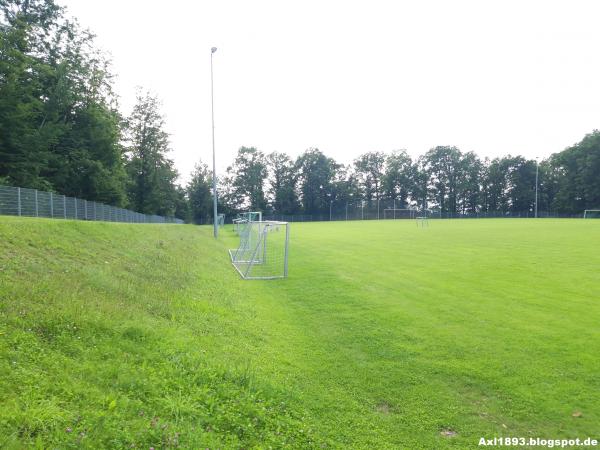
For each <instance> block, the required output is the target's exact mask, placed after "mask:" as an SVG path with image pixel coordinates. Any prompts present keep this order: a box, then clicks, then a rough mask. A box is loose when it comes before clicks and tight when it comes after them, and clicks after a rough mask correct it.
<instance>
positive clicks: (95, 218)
mask: <svg viewBox="0 0 600 450" xmlns="http://www.w3.org/2000/svg"><path fill="white" fill-rule="evenodd" d="M94 220H98V219H97V216H96V202H94Z"/></svg>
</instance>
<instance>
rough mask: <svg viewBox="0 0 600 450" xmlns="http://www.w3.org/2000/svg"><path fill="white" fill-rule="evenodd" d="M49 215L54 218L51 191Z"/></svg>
mask: <svg viewBox="0 0 600 450" xmlns="http://www.w3.org/2000/svg"><path fill="white" fill-rule="evenodd" d="M50 217H52V218H53V219H54V200H53V198H52V192H50Z"/></svg>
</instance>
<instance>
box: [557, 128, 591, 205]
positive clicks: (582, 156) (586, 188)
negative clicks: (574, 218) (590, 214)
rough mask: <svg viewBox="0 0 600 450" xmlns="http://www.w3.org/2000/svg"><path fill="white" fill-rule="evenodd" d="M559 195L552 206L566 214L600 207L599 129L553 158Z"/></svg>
mask: <svg viewBox="0 0 600 450" xmlns="http://www.w3.org/2000/svg"><path fill="white" fill-rule="evenodd" d="M549 164H550V168H551V172H552V173H553V182H554V185H555V186H554V188H555V191H556V192H555V195H554V198H553V201H552V207H553V208H554V209H556V210H557V211H558V212H561V213H565V214H579V213H581V212H582V211H583V210H585V209H597V208H599V207H600V177H599V176H598V174H599V173H600V131H598V130H595V131H593V132H592V133H590V134H588V135H586V136H585V137H584V138H583V140H582V141H581V142H579V143H577V144H575V145H574V146H572V147H569V148H567V149H565V150H563V151H562V152H560V153H557V154H555V155H553V156H552V157H551V158H550V161H549Z"/></svg>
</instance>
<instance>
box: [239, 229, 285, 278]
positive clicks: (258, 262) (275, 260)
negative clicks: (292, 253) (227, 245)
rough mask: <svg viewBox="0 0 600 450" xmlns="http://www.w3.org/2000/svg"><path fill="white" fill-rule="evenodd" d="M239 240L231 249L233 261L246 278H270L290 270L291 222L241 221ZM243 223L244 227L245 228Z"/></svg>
mask: <svg viewBox="0 0 600 450" xmlns="http://www.w3.org/2000/svg"><path fill="white" fill-rule="evenodd" d="M240 227H241V228H240V231H239V232H238V234H239V235H240V243H239V245H238V247H237V248H236V249H231V250H229V255H230V256H231V262H232V264H233V266H234V267H235V268H236V270H237V271H238V272H239V274H240V275H241V276H242V278H244V279H258V280H269V279H274V278H285V277H287V274H288V247H289V237H290V225H289V223H288V222H276V221H265V222H245V223H240ZM242 227H243V228H242Z"/></svg>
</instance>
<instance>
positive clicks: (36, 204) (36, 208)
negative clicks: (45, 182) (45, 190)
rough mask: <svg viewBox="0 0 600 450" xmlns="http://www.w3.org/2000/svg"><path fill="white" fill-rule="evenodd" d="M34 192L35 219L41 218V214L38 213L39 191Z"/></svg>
mask: <svg viewBox="0 0 600 450" xmlns="http://www.w3.org/2000/svg"><path fill="white" fill-rule="evenodd" d="M34 192H35V217H40V215H39V212H38V191H37V189H36V190H35V191H34Z"/></svg>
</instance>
